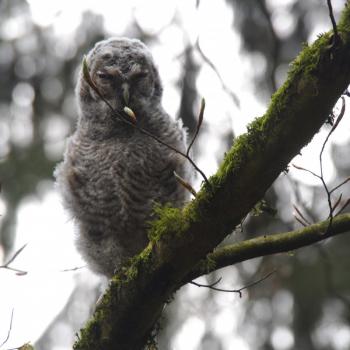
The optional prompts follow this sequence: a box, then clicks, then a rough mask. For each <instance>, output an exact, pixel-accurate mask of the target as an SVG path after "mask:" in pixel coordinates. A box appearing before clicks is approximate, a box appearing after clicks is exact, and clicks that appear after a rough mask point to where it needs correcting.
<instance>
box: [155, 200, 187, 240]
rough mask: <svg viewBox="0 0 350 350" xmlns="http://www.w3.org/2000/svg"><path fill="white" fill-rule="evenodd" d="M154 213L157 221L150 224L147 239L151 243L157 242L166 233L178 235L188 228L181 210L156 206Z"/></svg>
mask: <svg viewBox="0 0 350 350" xmlns="http://www.w3.org/2000/svg"><path fill="white" fill-rule="evenodd" d="M154 212H155V214H156V215H157V217H158V218H157V219H156V220H154V221H152V222H150V230H149V231H148V237H149V239H150V241H151V242H157V241H159V239H160V238H163V237H164V234H165V233H167V234H168V235H171V233H179V234H181V232H183V231H185V230H186V229H187V228H188V226H189V221H188V220H187V217H186V215H183V210H182V209H179V208H173V207H171V206H170V205H165V206H156V207H155V208H154Z"/></svg>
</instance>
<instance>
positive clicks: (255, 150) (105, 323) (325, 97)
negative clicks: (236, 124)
mask: <svg viewBox="0 0 350 350" xmlns="http://www.w3.org/2000/svg"><path fill="white" fill-rule="evenodd" d="M338 33H339V36H340V41H339V43H338V45H337V47H336V48H335V47H334V46H331V49H330V48H329V44H330V42H331V40H332V35H331V33H326V34H324V35H322V36H321V37H320V38H319V39H318V40H317V41H316V42H315V43H314V44H313V45H312V46H308V47H305V48H304V49H303V51H302V52H301V54H300V55H299V56H298V57H297V58H296V60H295V61H294V62H293V64H292V66H291V70H290V72H289V76H288V79H287V81H286V82H285V83H284V85H283V86H282V87H281V88H280V89H279V90H278V91H277V92H276V93H275V94H274V96H273V97H272V100H271V104H270V106H269V108H268V110H267V112H266V114H265V115H264V116H262V117H261V118H258V119H256V120H255V121H254V122H253V123H252V124H251V125H250V126H249V128H248V132H247V133H246V134H244V135H241V136H240V137H239V138H237V139H236V141H235V143H234V145H233V147H232V149H231V150H230V151H229V152H228V153H227V154H226V157H225V159H224V161H223V163H222V164H221V166H220V168H219V170H218V172H217V173H216V174H215V175H214V176H212V177H211V178H210V179H209V182H210V185H211V188H210V189H209V186H208V185H207V184H204V185H203V187H202V189H201V190H200V191H199V192H198V194H197V197H196V198H195V199H194V200H193V201H191V202H190V203H189V204H188V205H187V206H186V207H185V208H183V209H178V208H177V209H176V208H169V207H166V208H163V209H159V208H158V209H157V214H158V215H159V218H158V219H157V220H156V221H154V222H153V223H152V227H151V230H150V232H149V236H150V243H149V245H148V246H147V247H146V249H145V250H144V251H143V252H142V253H141V254H139V255H138V256H136V257H134V258H133V259H132V261H131V262H130V263H129V264H128V266H125V267H124V268H123V269H121V271H120V272H118V273H117V274H116V275H115V276H114V277H113V278H112V280H111V282H110V285H109V288H108V290H107V292H106V293H105V295H104V296H103V297H102V299H101V301H100V303H99V305H98V306H97V308H96V311H95V313H94V316H93V317H92V319H91V320H90V321H89V322H88V324H87V326H86V327H85V328H84V329H83V330H82V331H81V336H80V339H79V340H78V341H77V342H76V343H75V345H74V349H76V350H78V349H79V350H90V349H91V350H92V349H94V350H102V349H103V350H112V349H118V350H123V349H141V348H142V347H143V345H144V344H145V343H146V341H147V339H148V337H149V334H150V332H151V331H152V328H153V326H154V324H155V322H156V321H157V319H158V318H159V315H160V314H161V312H162V309H163V306H164V303H165V302H166V301H167V300H169V298H170V297H171V295H172V294H173V293H174V292H175V291H176V289H177V288H178V286H180V285H181V283H182V281H183V280H184V279H185V278H186V276H188V274H189V273H190V271H191V270H192V269H193V267H194V266H196V265H197V264H198V263H199V261H200V260H202V259H204V258H205V256H206V255H207V254H208V253H210V252H211V251H212V250H213V248H214V247H216V246H217V245H218V244H219V243H220V242H221V241H222V240H223V239H224V238H225V236H227V235H228V234H230V233H231V232H232V231H233V229H234V228H235V227H236V226H237V225H238V224H239V223H240V221H241V220H242V218H243V217H244V216H245V215H247V213H248V212H249V211H250V209H251V208H252V207H253V206H254V205H255V203H256V202H257V201H258V200H260V199H261V198H262V197H263V195H264V193H265V191H266V190H267V189H268V188H269V187H270V186H271V184H272V183H273V181H274V180H275V179H276V178H277V177H278V175H279V174H280V173H281V172H282V171H283V170H285V169H286V167H287V165H288V163H289V162H290V161H291V159H292V158H293V157H294V156H295V155H296V154H297V153H298V152H299V150H300V149H301V148H302V147H304V146H305V145H306V144H307V143H308V142H310V140H311V139H312V137H313V135H314V134H315V133H316V132H317V131H318V130H319V128H320V127H321V126H322V124H323V123H324V122H325V121H326V120H327V117H328V116H329V114H330V112H331V111H332V108H333V106H334V104H335V103H336V101H337V99H338V98H339V97H340V96H341V94H342V93H343V91H345V90H346V88H347V86H348V85H349V82H350V64H349V62H350V6H349V1H347V6H346V7H345V10H344V11H343V14H342V18H341V21H340V23H339V25H338ZM330 50H332V52H330ZM262 253H263V252H262Z"/></svg>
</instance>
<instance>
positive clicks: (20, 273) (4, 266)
mask: <svg viewBox="0 0 350 350" xmlns="http://www.w3.org/2000/svg"><path fill="white" fill-rule="evenodd" d="M27 244H28V243H26V244H24V245H23V246H22V247H21V248H19V249H18V250H17V251H16V252H15V254H14V255H13V256H12V258H11V259H10V260H8V262H7V263H6V264H4V265H1V266H0V269H7V270H11V271H15V272H16V273H17V275H18V276H23V275H26V274H27V273H28V272H27V271H23V270H19V269H15V268H14V267H11V266H10V264H11V263H13V261H14V260H15V259H16V258H17V256H18V255H19V254H20V253H21V252H22V251H23V249H24V248H25V247H26V246H27Z"/></svg>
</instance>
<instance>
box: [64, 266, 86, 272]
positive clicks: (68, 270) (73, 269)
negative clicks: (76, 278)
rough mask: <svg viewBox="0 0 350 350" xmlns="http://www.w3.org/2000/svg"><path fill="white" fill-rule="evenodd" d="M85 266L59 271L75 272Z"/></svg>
mask: <svg viewBox="0 0 350 350" xmlns="http://www.w3.org/2000/svg"><path fill="white" fill-rule="evenodd" d="M86 266H87V265H83V266H77V267H72V268H71V269H64V270H61V272H71V271H77V270H81V269H84V268H85V267H86Z"/></svg>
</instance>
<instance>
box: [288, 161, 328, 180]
mask: <svg viewBox="0 0 350 350" xmlns="http://www.w3.org/2000/svg"><path fill="white" fill-rule="evenodd" d="M292 166H293V167H294V168H295V169H298V170H302V171H306V172H307V173H309V174H311V175H312V176H315V177H317V178H318V179H321V176H320V175H317V174H316V173H314V172H313V171H311V170H309V169H305V168H303V167H301V166H299V165H295V164H292Z"/></svg>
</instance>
